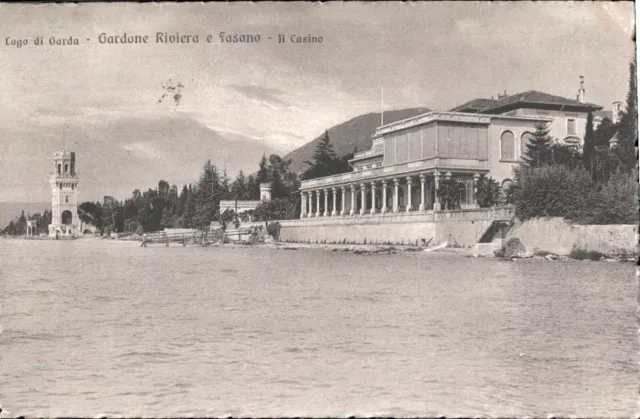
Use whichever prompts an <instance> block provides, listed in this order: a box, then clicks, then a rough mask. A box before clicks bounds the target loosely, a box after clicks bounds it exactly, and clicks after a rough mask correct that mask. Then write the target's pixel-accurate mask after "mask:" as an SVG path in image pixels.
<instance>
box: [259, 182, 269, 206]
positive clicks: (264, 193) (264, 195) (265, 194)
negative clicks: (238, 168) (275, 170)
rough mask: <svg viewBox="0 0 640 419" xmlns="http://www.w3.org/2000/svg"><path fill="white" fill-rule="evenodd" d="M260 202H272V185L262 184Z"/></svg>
mask: <svg viewBox="0 0 640 419" xmlns="http://www.w3.org/2000/svg"><path fill="white" fill-rule="evenodd" d="M260 201H262V202H269V201H271V183H261V184H260Z"/></svg>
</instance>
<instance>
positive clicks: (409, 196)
mask: <svg viewBox="0 0 640 419" xmlns="http://www.w3.org/2000/svg"><path fill="white" fill-rule="evenodd" d="M410 211H411V176H407V212H410Z"/></svg>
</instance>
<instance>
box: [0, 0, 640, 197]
mask: <svg viewBox="0 0 640 419" xmlns="http://www.w3.org/2000/svg"><path fill="white" fill-rule="evenodd" d="M0 18H1V21H2V25H1V26H0V42H2V43H1V44H0V48H1V49H2V51H1V53H0V72H1V73H2V74H3V77H2V78H1V79H0V90H1V92H2V96H1V97H2V100H1V101H0V121H2V122H1V123H2V133H1V134H0V159H2V160H1V161H0V179H2V182H1V183H0V201H48V200H49V199H50V192H49V189H48V188H49V187H48V183H47V176H48V172H49V170H50V166H51V163H50V162H51V154H52V153H53V151H55V149H57V148H59V147H61V145H62V137H63V135H64V136H65V138H66V139H67V140H66V141H67V146H68V147H69V148H70V149H73V150H75V151H77V152H78V167H79V170H80V171H81V172H82V173H84V174H86V179H87V181H86V182H85V183H84V184H83V183H82V180H81V184H80V188H81V190H82V191H83V192H82V193H83V196H82V198H81V200H84V199H99V198H100V197H102V196H103V195H107V194H114V193H115V194H119V195H120V196H119V197H120V198H124V196H126V195H128V194H129V193H130V191H131V187H132V186H133V185H134V184H139V185H140V186H138V187H140V188H145V189H146V188H147V187H153V186H154V182H157V180H158V179H160V178H165V179H167V180H169V181H170V182H172V183H173V182H176V183H178V182H181V181H189V180H196V179H195V177H196V176H197V174H198V173H199V171H200V166H199V165H198V164H195V163H192V162H191V160H192V159H190V158H188V157H184V156H185V153H186V154H191V155H193V156H195V160H193V161H197V162H200V161H202V162H203V161H205V160H206V159H208V158H211V159H212V160H213V161H214V163H216V164H218V165H219V166H223V165H227V167H228V169H229V170H230V172H231V173H230V174H232V175H235V172H236V171H237V170H238V169H240V168H243V169H245V170H246V171H251V170H253V169H254V168H255V164H256V162H255V161H253V160H251V161H247V160H248V157H247V159H245V162H246V164H245V165H244V167H243V164H242V163H241V162H242V157H243V155H242V153H243V147H248V146H244V145H242V146H241V147H238V148H237V149H234V150H235V151H234V153H235V154H237V155H236V156H235V157H236V158H235V159H233V158H230V157H229V156H226V157H224V158H222V157H220V156H221V155H222V154H224V153H222V152H220V153H218V152H216V150H215V149H213V150H212V149H210V148H207V144H209V145H211V144H213V142H212V141H214V140H208V141H209V143H207V144H203V143H202V142H203V141H204V140H202V138H205V137H206V138H208V137H207V135H206V130H210V131H211V133H212V135H213V134H216V135H221V136H223V137H224V138H226V139H227V140H229V141H236V140H237V141H238V144H245V143H242V141H247V144H250V141H251V140H255V141H259V142H260V143H261V144H262V146H263V147H264V150H274V151H277V152H280V153H285V152H288V151H291V150H292V149H294V148H296V147H298V146H300V145H302V144H304V143H305V142H308V141H310V140H312V139H313V138H314V137H315V136H317V135H319V134H320V133H321V132H322V131H323V130H324V129H325V128H328V127H330V126H333V125H335V124H337V123H340V122H343V121H345V120H348V119H350V118H352V117H354V116H357V115H360V114H363V113H367V112H373V111H378V110H379V109H380V86H381V83H384V104H385V108H386V109H399V108H407V107H415V106H425V107H428V108H432V109H447V108H450V107H452V106H454V105H457V104H460V103H462V102H465V101H467V100H470V99H472V98H475V97H490V96H492V95H496V94H497V93H498V92H503V91H504V90H506V91H507V92H508V93H516V92H520V91H526V90H531V89H536V90H541V91H545V92H548V93H552V94H557V95H562V96H567V97H575V95H576V93H577V89H578V77H579V76H580V75H584V76H585V79H586V81H585V87H586V90H587V94H586V95H587V100H588V101H590V102H595V103H597V104H599V105H601V106H604V107H605V108H606V109H610V108H611V103H612V102H613V101H614V100H624V99H625V96H626V92H627V83H628V82H627V78H628V64H629V61H630V60H631V58H632V54H633V44H632V42H631V34H632V25H633V3H630V2H628V3H607V2H593V3H575V4H573V3H564V2H549V3H534V2H521V3H517V2H516V3H502V4H501V3H495V2H492V3H489V2H487V3H467V2H453V3H445V2H436V3H415V4H410V3H391V4H390V3H377V4H374V3H370V4H357V3H352V4H344V3H325V4H312V3H294V4H283V3H257V4H239V3H231V4H184V3H183V4H161V5H158V4H140V5H137V4H81V5H54V4H47V5H16V4H6V3H4V4H1V5H0ZM221 31H224V32H227V33H238V34H241V33H252V34H260V35H261V38H262V42H260V43H259V44H247V45H243V44H221V43H220V42H219V38H218V33H219V32H221ZM103 32H105V33H107V34H110V35H121V34H122V33H124V32H126V33H127V34H132V35H133V34H138V35H145V34H146V35H149V38H150V43H149V44H147V45H101V44H99V43H98V36H99V35H100V34H101V33H103ZM156 32H168V33H175V32H179V33H180V34H197V35H199V37H200V39H199V41H200V43H199V44H175V45H166V44H165V45H162V44H156V43H155V42H154V41H155V33H156ZM280 33H281V34H285V35H286V36H287V39H289V37H290V35H293V34H298V35H301V36H304V35H308V34H310V35H313V36H318V37H319V36H321V37H322V38H323V42H322V44H301V45H293V44H290V43H287V44H285V45H279V44H277V43H276V42H275V39H276V37H277V35H278V34H280ZM209 34H211V35H213V36H214V38H213V42H212V43H207V42H206V36H207V35H209ZM37 36H42V37H43V38H44V41H45V44H48V42H49V37H51V36H56V37H60V38H65V37H67V38H68V37H69V36H73V37H76V38H78V39H79V42H80V45H79V46H58V47H54V46H49V45H45V46H40V47H36V46H33V45H31V44H32V43H33V39H34V38H35V37H37ZM269 36H271V37H272V38H273V39H272V40H268V39H267V38H268V37H269ZM8 38H10V39H25V38H26V39H28V40H29V45H27V46H23V47H22V48H17V47H14V46H7V45H6V43H7V42H10V40H8ZM87 38H90V41H87V40H86V39H87ZM169 79H171V80H172V81H174V82H177V81H179V82H180V83H182V84H183V85H184V88H183V89H182V94H183V97H182V100H181V102H180V103H179V105H178V106H174V105H175V104H173V103H172V102H171V101H167V100H165V101H163V102H162V103H158V100H159V99H160V97H161V96H162V93H163V89H162V85H163V83H165V82H167V80H169ZM157 121H165V122H166V121H180V124H187V125H188V124H192V125H193V126H194V127H197V130H195V131H193V132H197V133H198V134H193V135H192V136H189V135H186V139H185V138H181V137H180V132H176V129H174V130H173V131H172V129H171V128H166V126H167V124H158V123H157ZM180 126H183V125H180ZM114 127H115V128H114ZM185 131H188V129H185ZM203 131H205V132H204V133H203ZM116 132H117V134H116ZM141 132H142V134H141ZM63 133H64V134H63ZM111 133H114V134H113V138H111V137H110V134H111ZM145 133H146V134H149V133H152V135H151V134H150V135H143V134H145ZM156 136H157V138H163V140H162V141H154V138H156ZM150 137H151V138H150ZM96 138H100V141H98V140H96ZM171 139H173V140H171ZM216 144H218V143H216ZM97 149H100V151H98V150H97ZM256 149H257V148H256ZM177 150H180V151H181V153H182V154H181V156H182V157H181V159H182V161H185V162H188V164H186V163H185V164H184V165H180V164H179V161H178V160H177V158H176V157H175V156H176V155H177V154H176V151H177ZM262 150H263V149H260V154H261V153H262V152H263V151H262ZM119 153H125V154H124V155H125V156H126V158H124V157H122V154H119ZM207 153H209V154H207ZM235 154H234V155H235ZM83 158H84V160H83ZM251 158H252V159H253V157H251ZM221 159H222V160H221ZM239 161H240V163H239ZM178 166H181V167H178ZM140 167H143V168H144V169H136V168H140ZM129 172H131V174H129ZM116 174H117V176H116ZM127 176H128V177H129V178H130V179H129V180H131V182H129V183H126V184H123V182H124V181H123V179H125V178H126V177H127ZM136 182H137V183H136ZM107 184H108V185H109V186H106V185H107Z"/></svg>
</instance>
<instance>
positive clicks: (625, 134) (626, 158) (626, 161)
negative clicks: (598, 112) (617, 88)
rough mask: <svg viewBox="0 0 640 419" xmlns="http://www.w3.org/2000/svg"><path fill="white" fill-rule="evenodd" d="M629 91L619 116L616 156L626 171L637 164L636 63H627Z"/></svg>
mask: <svg viewBox="0 0 640 419" xmlns="http://www.w3.org/2000/svg"><path fill="white" fill-rule="evenodd" d="M629 73H630V75H629V91H628V92H627V107H626V110H625V111H624V112H623V113H622V115H621V117H620V127H619V131H618V138H619V146H618V150H617V154H618V157H619V158H620V161H622V163H623V165H624V168H625V170H626V171H631V170H633V169H634V168H636V167H637V166H638V154H637V149H636V147H637V145H638V103H637V98H636V95H637V92H636V65H635V63H631V64H630V65H629Z"/></svg>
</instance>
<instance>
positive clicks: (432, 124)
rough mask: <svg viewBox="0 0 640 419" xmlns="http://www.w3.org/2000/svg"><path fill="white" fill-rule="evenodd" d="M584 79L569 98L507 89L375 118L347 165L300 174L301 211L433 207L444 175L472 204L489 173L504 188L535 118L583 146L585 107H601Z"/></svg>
mask: <svg viewBox="0 0 640 419" xmlns="http://www.w3.org/2000/svg"><path fill="white" fill-rule="evenodd" d="M583 83H584V80H583V79H582V78H581V82H580V89H579V91H578V95H577V97H576V98H575V99H568V98H564V97H560V96H555V95H551V94H548V93H543V92H539V91H534V90H530V91H527V92H524V93H517V94H514V95H507V94H506V92H505V94H504V95H499V96H498V98H497V99H493V98H491V99H483V98H479V99H473V100H471V101H469V102H467V103H464V104H462V105H459V106H456V107H455V108H453V109H451V110H449V111H446V112H439V111H435V112H429V113H426V114H423V115H418V116H415V117H412V118H408V119H404V120H401V121H397V122H393V123H390V124H386V125H383V126H380V127H379V128H377V129H376V131H375V133H374V134H373V141H372V142H373V144H372V147H371V149H369V150H366V151H363V152H360V153H356V155H355V156H354V158H353V159H352V160H351V161H350V163H351V165H352V167H353V171H352V172H349V173H343V174H339V175H334V176H327V177H323V178H317V179H311V180H305V181H302V183H301V187H300V193H301V198H302V211H301V218H302V219H305V218H313V217H352V216H366V215H372V214H376V215H381V214H390V213H391V214H398V213H412V212H428V211H433V210H436V211H437V210H439V209H440V207H439V203H438V200H437V199H436V197H437V196H438V195H437V193H438V188H439V185H440V183H441V182H442V180H444V179H454V180H456V181H457V182H458V183H459V186H460V191H461V192H460V194H461V196H460V203H461V207H462V209H465V208H477V204H476V200H475V193H474V183H475V182H476V181H477V180H478V179H479V178H480V176H481V175H487V176H491V177H492V178H493V179H495V180H497V181H498V182H499V183H500V184H501V185H502V186H503V188H506V187H507V186H508V185H509V184H510V183H511V178H512V176H513V168H514V166H515V165H517V164H518V163H519V162H520V161H521V157H522V155H523V152H524V151H525V149H526V144H527V143H528V142H529V140H530V138H531V137H532V133H533V132H534V131H535V128H536V125H537V124H539V123H541V122H544V123H547V124H548V127H549V128H550V132H549V134H550V135H551V136H552V137H554V138H556V139H557V140H558V141H560V142H562V143H565V144H574V145H576V146H578V147H580V146H582V143H583V139H584V131H585V126H586V120H587V114H588V113H589V111H593V112H600V114H602V112H601V111H602V109H603V108H602V107H601V106H598V105H595V104H592V103H587V102H586V101H585V89H584V85H583ZM616 103H617V102H616ZM617 106H618V108H619V105H617ZM616 109H617V108H616V104H614V111H613V113H615V112H616ZM618 111H619V109H618Z"/></svg>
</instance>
